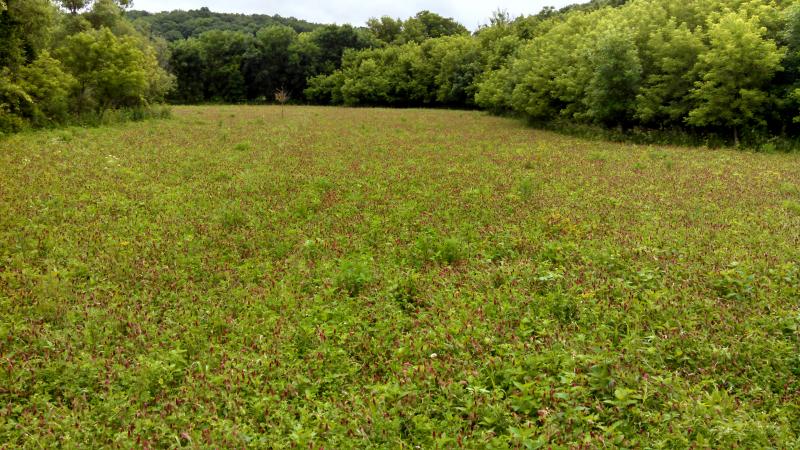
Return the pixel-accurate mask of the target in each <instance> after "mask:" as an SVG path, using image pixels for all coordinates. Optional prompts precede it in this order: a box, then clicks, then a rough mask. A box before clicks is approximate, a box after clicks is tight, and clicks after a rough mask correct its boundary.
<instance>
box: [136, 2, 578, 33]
mask: <svg viewBox="0 0 800 450" xmlns="http://www.w3.org/2000/svg"><path fill="white" fill-rule="evenodd" d="M584 1H585V0H461V1H459V0H328V1H317V0H289V1H287V0H224V1H223V0H134V1H133V9H139V10H145V11H151V12H157V11H171V10H173V9H184V10H186V9H199V8H201V7H203V6H207V7H208V8H209V9H211V10H212V11H214V12H234V13H244V14H269V15H273V14H280V15H281V16H284V17H291V16H294V17H296V18H298V19H304V20H308V21H310V22H319V23H338V24H344V23H350V24H353V25H357V26H359V25H364V24H365V23H366V21H367V19H369V18H370V17H380V16H383V15H388V16H391V17H395V18H398V17H399V18H401V19H406V18H408V17H410V16H413V15H414V14H416V13H417V12H418V11H422V10H425V9H427V10H429V11H433V12H435V13H437V14H441V15H443V16H445V17H452V18H454V19H456V20H457V21H459V22H460V23H462V24H463V25H464V26H466V27H467V28H469V29H471V30H474V29H476V28H477V27H478V25H482V24H485V23H487V22H488V18H489V17H490V16H491V15H492V12H493V11H496V10H498V9H501V10H506V11H508V12H509V13H510V14H511V15H512V16H518V15H521V14H525V15H528V14H536V13H538V12H539V11H541V9H542V8H543V7H545V6H555V7H556V8H560V7H563V6H566V5H570V4H573V3H582V2H584Z"/></svg>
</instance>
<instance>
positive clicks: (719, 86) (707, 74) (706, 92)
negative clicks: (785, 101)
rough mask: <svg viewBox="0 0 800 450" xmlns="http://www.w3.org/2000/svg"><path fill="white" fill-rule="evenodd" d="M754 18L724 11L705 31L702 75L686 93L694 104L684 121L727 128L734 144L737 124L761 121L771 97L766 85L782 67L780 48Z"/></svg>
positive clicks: (737, 131)
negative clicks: (706, 34)
mask: <svg viewBox="0 0 800 450" xmlns="http://www.w3.org/2000/svg"><path fill="white" fill-rule="evenodd" d="M765 32H766V29H765V28H763V27H760V26H759V23H758V18H757V17H753V18H750V19H747V18H745V17H743V16H742V15H740V14H738V13H727V14H725V15H723V16H722V17H721V18H720V19H719V21H718V22H716V23H713V24H712V25H711V26H710V27H709V30H708V38H709V43H710V45H709V49H708V50H707V51H706V52H704V53H703V54H701V55H700V59H699V62H698V64H699V70H700V71H701V73H702V74H703V76H702V80H701V81H698V82H697V83H696V85H695V87H694V89H693V90H692V92H691V98H692V99H693V100H694V102H695V107H694V109H692V110H691V111H690V112H689V116H688V118H687V123H688V124H690V125H694V126H701V127H704V126H717V127H723V128H727V129H729V130H731V131H732V133H733V139H734V142H735V143H736V144H737V145H738V143H739V135H740V130H741V128H742V127H745V126H749V125H756V124H763V116H764V112H765V110H766V109H767V108H768V107H769V106H770V103H771V102H772V99H771V98H770V97H769V95H768V93H767V91H766V89H765V88H766V87H767V85H768V83H769V82H770V80H771V79H772V77H773V76H774V75H775V72H777V71H778V70H780V69H781V60H782V59H783V57H784V55H785V50H784V49H780V48H778V46H777V45H776V43H775V41H773V40H770V39H765V38H764V34H765Z"/></svg>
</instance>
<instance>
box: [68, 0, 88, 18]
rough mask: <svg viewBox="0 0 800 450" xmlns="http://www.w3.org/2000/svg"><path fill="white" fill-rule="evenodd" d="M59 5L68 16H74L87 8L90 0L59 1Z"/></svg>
mask: <svg viewBox="0 0 800 450" xmlns="http://www.w3.org/2000/svg"><path fill="white" fill-rule="evenodd" d="M60 3H61V6H62V7H63V8H64V9H66V10H67V11H69V12H70V14H73V15H75V14H77V13H78V11H80V10H82V9H84V8H87V7H88V6H89V5H90V4H91V0H60Z"/></svg>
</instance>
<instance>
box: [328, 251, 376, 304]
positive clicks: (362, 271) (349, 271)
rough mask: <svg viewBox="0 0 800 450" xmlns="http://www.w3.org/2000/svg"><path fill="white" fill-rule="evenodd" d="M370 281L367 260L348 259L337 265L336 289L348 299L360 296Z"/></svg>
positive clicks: (370, 272) (370, 276) (370, 274)
mask: <svg viewBox="0 0 800 450" xmlns="http://www.w3.org/2000/svg"><path fill="white" fill-rule="evenodd" d="M371 281H372V271H371V270H370V267H369V260H368V259H364V258H360V259H348V260H345V261H342V263H341V264H340V265H339V270H338V273H337V274H336V287H337V289H339V290H340V291H342V292H344V293H345V294H347V295H349V296H350V297H355V296H357V295H358V294H360V293H361V292H362V291H363V290H364V288H366V287H367V285H368V284H369V283H370V282H371Z"/></svg>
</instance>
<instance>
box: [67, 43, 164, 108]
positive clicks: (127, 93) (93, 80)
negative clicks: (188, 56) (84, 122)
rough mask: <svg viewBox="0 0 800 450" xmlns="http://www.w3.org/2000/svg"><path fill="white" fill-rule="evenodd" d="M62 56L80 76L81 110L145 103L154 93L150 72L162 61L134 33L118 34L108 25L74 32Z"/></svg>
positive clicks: (79, 102)
mask: <svg viewBox="0 0 800 450" xmlns="http://www.w3.org/2000/svg"><path fill="white" fill-rule="evenodd" d="M58 56H59V59H61V60H62V61H63V62H64V65H65V66H66V67H67V69H68V70H69V71H70V72H71V73H72V74H73V76H75V78H76V79H77V84H78V87H79V96H78V103H77V105H76V106H77V109H78V110H79V111H89V110H94V111H102V110H104V109H110V108H119V107H132V106H142V105H146V104H147V103H148V101H149V100H150V98H149V96H150V95H152V94H153V93H152V92H151V89H150V88H151V85H150V83H151V78H150V77H149V75H150V73H149V72H151V70H152V68H154V67H157V66H158V62H157V61H156V59H155V55H153V54H145V53H144V52H142V51H141V50H140V49H139V47H138V45H137V43H136V42H135V40H134V39H133V38H132V37H127V36H124V37H121V38H117V37H116V36H114V34H113V33H112V32H111V30H109V29H108V28H102V29H100V30H91V31H85V32H82V33H79V34H76V35H74V36H70V37H69V38H68V39H67V41H66V42H65V43H64V46H63V47H61V48H60V49H59V50H58ZM148 69H150V70H148Z"/></svg>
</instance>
